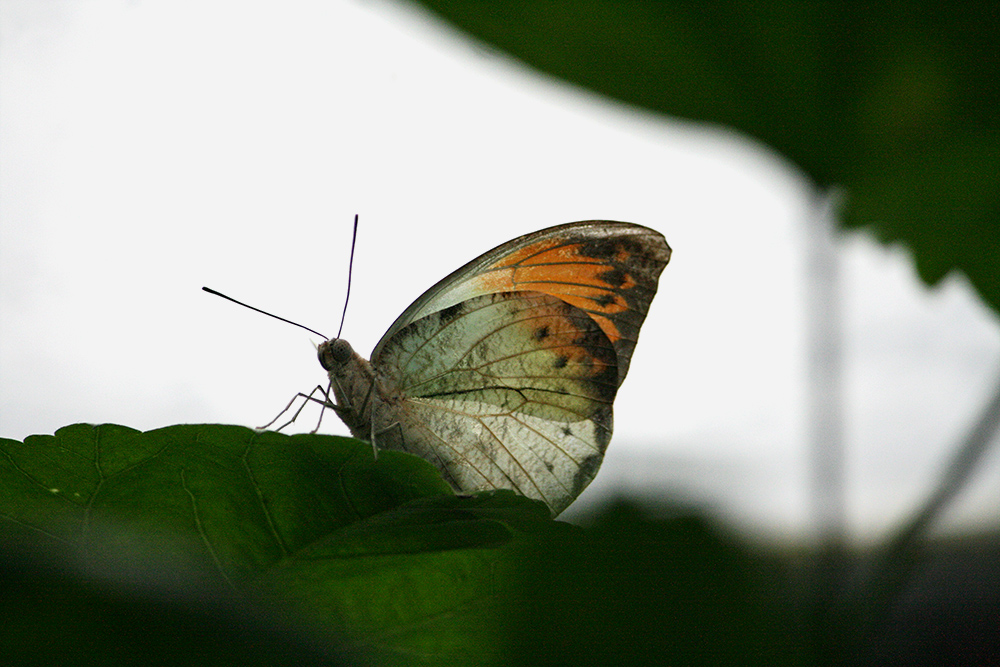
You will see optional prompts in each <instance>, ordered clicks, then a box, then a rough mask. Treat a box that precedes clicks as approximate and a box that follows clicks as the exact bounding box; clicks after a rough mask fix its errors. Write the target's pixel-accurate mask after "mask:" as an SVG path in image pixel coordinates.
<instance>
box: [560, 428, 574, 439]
mask: <svg viewBox="0 0 1000 667" xmlns="http://www.w3.org/2000/svg"><path fill="white" fill-rule="evenodd" d="M562 432H563V435H565V436H566V437H567V438H568V437H569V436H571V435H573V431H572V430H571V429H570V427H569V426H563V429H562Z"/></svg>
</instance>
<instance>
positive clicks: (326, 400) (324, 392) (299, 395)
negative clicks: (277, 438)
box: [257, 385, 337, 433]
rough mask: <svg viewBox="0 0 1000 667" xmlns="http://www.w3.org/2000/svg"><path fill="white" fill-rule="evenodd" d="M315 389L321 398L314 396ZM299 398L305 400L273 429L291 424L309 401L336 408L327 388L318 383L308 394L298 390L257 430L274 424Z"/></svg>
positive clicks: (277, 429)
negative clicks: (289, 417)
mask: <svg viewBox="0 0 1000 667" xmlns="http://www.w3.org/2000/svg"><path fill="white" fill-rule="evenodd" d="M317 391H318V392H320V394H321V395H322V396H323V398H322V399H319V398H316V397H315V394H316V392H317ZM300 398H302V399H305V400H303V401H302V405H300V406H299V409H298V410H296V411H295V414H294V415H292V418H291V419H289V420H288V421H287V422H285V423H284V424H282V425H281V426H279V427H278V428H276V429H274V430H275V431H280V430H281V429H283V428H285V427H286V426H288V425H289V424H291V423H292V422H294V421H295V420H296V419H298V418H299V414H300V413H301V412H302V410H303V409H304V408H305V407H306V405H307V404H308V403H309V402H310V401H312V402H314V403H319V404H320V405H322V406H324V407H330V408H333V409H336V408H337V406H335V405H333V404H332V403H331V401H330V395H329V393H328V392H327V390H325V389H323V387H322V386H320V385H316V387H315V388H314V389H313V390H312V391H310V392H309V393H308V394H303V393H302V392H299V393H297V394H295V396H292V400H290V401H289V402H288V405H286V406H285V409H284V410H282V411H281V412H279V413H278V414H277V415H276V416H275V417H274V419H272V420H271V421H269V422H267V423H266V424H264V425H263V426H260V427H258V429H257V430H259V431H263V430H265V429H268V428H270V427H271V425H272V424H274V422H276V421H278V419H280V418H281V415H283V414H285V413H287V412H288V411H289V410H291V409H292V406H293V405H294V404H295V401H297V400H299V399H300ZM322 418H323V415H322V413H320V419H322ZM316 428H317V429H318V428H319V424H317V425H316ZM315 432H316V431H313V433H315Z"/></svg>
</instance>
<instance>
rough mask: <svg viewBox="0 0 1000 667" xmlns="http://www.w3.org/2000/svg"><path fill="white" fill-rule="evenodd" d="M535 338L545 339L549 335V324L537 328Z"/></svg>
mask: <svg viewBox="0 0 1000 667" xmlns="http://www.w3.org/2000/svg"><path fill="white" fill-rule="evenodd" d="M534 336H535V340H545V339H546V338H548V337H549V325H547V324H546V325H545V326H541V327H538V328H537V329H535V333H534Z"/></svg>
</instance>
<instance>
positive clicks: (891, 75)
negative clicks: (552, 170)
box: [422, 0, 1000, 310]
mask: <svg viewBox="0 0 1000 667" xmlns="http://www.w3.org/2000/svg"><path fill="white" fill-rule="evenodd" d="M422 4H424V5H426V6H427V7H428V8H430V9H431V10H432V11H434V12H436V13H438V14H439V15H440V16H442V17H443V18H445V19H446V20H447V21H449V22H451V23H453V24H454V25H456V26H457V27H458V28H460V29H461V30H463V31H465V32H467V33H469V34H470V35H473V36H475V37H476V38H478V39H481V40H483V41H485V42H488V43H490V44H492V45H494V46H496V47H497V48H499V49H502V50H504V51H506V52H507V53H509V54H511V55H512V56H514V57H516V58H519V59H521V60H522V61H524V62H525V63H527V64H528V65H530V66H532V67H534V68H536V69H538V70H540V71H542V72H545V73H547V74H550V75H553V76H555V77H558V78H561V79H565V80H567V81H570V82H572V83H575V84H578V85H580V86H583V87H585V88H588V89H590V90H593V91H596V92H598V93H601V94H603V95H607V96H609V97H612V98H615V99H618V100H622V101H624V102H627V103H629V104H634V105H636V106H639V107H642V108H645V109H650V110H653V111H656V112H660V113H663V114H667V115H671V116H677V117H681V118H686V119H691V120H695V121H705V122H710V123H719V124H723V125H727V126H730V127H733V128H736V129H739V130H741V131H743V132H745V133H747V134H749V135H751V136H752V137H755V138H757V139H759V140H760V141H763V142H764V143H766V144H768V145H769V146H771V147H773V148H775V149H777V150H778V151H779V152H780V153H782V154H783V155H784V156H786V157H787V158H789V159H791V160H792V161H793V162H794V163H795V164H797V165H798V166H799V167H801V168H802V169H804V170H805V171H806V172H807V173H808V174H809V176H811V177H812V178H813V180H814V181H815V182H816V183H817V184H818V185H819V186H821V187H824V188H825V187H828V186H831V185H835V186H840V187H843V188H844V189H845V190H846V193H847V208H846V210H845V215H846V218H845V221H846V223H847V224H848V225H851V226H856V227H864V228H866V229H868V230H869V231H871V232H873V233H874V234H875V235H877V236H878V237H880V238H882V239H883V240H885V241H887V242H891V241H902V242H904V243H906V244H907V245H908V246H909V247H910V249H911V250H912V251H913V253H914V257H915V259H916V263H917V268H918V270H919V271H920V274H921V276H922V277H923V278H924V279H925V280H927V281H928V282H931V283H933V282H935V281H937V280H939V279H940V278H941V277H942V276H944V275H945V274H946V273H947V272H948V271H950V270H952V269H954V268H958V269H960V270H962V271H964V272H965V273H966V274H967V275H968V276H969V278H970V279H971V280H972V282H973V284H974V285H975V286H976V288H977V289H978V290H979V292H980V294H981V295H982V296H983V298H984V299H985V300H986V301H987V302H988V303H989V304H990V305H991V306H992V307H993V308H994V310H1000V261H998V260H997V248H998V247H1000V225H998V218H1000V113H997V109H998V108H1000V58H997V57H996V54H997V53H998V52H1000V12H997V11H996V5H995V3H993V2H983V3H963V4H962V5H961V7H955V6H952V5H949V4H948V3H940V2H931V1H930V0H922V1H917V0H911V1H909V2H882V3H828V2H823V3H817V2H811V3H804V2H793V1H788V0H784V1H779V0H770V1H764V2H754V3H739V2H736V3H734V2H724V3H723V2H681V1H679V0H673V1H660V0H657V1H655V2H654V1H652V0H647V1H639V0H632V1H629V2H608V1H607V0H556V1H554V2H544V3H539V2H531V1H530V0H511V1H510V2H504V3H502V4H497V3H483V2H474V1H470V0H422Z"/></svg>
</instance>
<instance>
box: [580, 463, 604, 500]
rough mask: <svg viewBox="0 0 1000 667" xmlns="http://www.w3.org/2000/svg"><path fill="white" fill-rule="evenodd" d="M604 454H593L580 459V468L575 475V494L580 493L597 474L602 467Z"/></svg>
mask: <svg viewBox="0 0 1000 667" xmlns="http://www.w3.org/2000/svg"><path fill="white" fill-rule="evenodd" d="M603 458H604V455H603V454H591V455H590V456H588V457H587V458H585V459H584V460H582V461H580V469H579V470H577V471H576V475H574V476H573V496H574V497H575V496H578V495H580V492H582V491H583V490H584V489H585V488H587V485H588V484H590V481H591V480H592V479H594V477H596V476H597V470H598V469H599V468H600V467H601V461H602V460H603Z"/></svg>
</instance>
